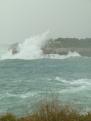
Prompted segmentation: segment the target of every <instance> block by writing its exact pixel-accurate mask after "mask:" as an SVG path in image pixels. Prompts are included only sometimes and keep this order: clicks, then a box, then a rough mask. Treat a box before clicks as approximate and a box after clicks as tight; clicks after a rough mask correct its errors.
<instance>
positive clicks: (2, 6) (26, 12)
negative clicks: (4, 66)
mask: <svg viewBox="0 0 91 121" xmlns="http://www.w3.org/2000/svg"><path fill="white" fill-rule="evenodd" d="M46 30H50V32H51V36H53V37H59V36H60V37H91V0H0V44H2V43H14V42H16V41H18V42H19V41H23V40H24V39H25V38H27V37H29V36H30V35H35V34H38V33H42V32H45V31H46Z"/></svg>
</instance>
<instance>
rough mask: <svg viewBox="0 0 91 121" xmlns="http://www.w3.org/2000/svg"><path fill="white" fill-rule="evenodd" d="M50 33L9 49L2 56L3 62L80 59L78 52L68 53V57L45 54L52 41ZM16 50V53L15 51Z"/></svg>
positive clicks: (29, 39) (31, 38) (26, 40)
mask: <svg viewBox="0 0 91 121" xmlns="http://www.w3.org/2000/svg"><path fill="white" fill-rule="evenodd" d="M48 33H49V32H45V33H43V34H41V35H37V36H33V37H30V38H28V39H25V41H24V42H22V43H18V44H17V46H16V47H13V48H11V49H9V50H8V51H7V52H6V53H5V54H4V55H2V56H1V59H2V60H5V59H24V60H31V59H41V58H50V59H66V58H70V57H79V56H80V54H79V53H77V52H68V54H67V55H59V54H44V53H43V50H42V48H43V47H44V46H45V44H46V43H47V42H48V40H50V39H49V38H48ZM14 49H15V52H13V50H14Z"/></svg>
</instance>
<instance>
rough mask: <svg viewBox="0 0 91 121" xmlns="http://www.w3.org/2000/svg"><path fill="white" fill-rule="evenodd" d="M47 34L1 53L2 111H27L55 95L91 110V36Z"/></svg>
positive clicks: (26, 40)
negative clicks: (56, 35) (63, 36)
mask: <svg viewBox="0 0 91 121" xmlns="http://www.w3.org/2000/svg"><path fill="white" fill-rule="evenodd" d="M47 34H48V33H43V34H41V35H37V36H31V37H30V38H27V39H25V40H24V41H23V42H20V43H15V44H13V45H10V46H9V47H8V49H7V50H6V52H4V53H0V114H2V113H6V112H11V113H14V114H16V115H24V114H26V113H29V112H30V111H32V109H33V108H34V106H35V105H36V104H37V103H38V102H39V101H40V100H41V99H44V98H45V97H48V98H50V97H52V96H54V97H55V96H58V99H59V100H60V101H61V102H62V103H63V104H71V105H75V106H76V107H78V108H79V109H80V110H81V111H82V112H87V111H91V39H90V38H86V39H75V38H56V39H51V38H48V36H47ZM0 51H2V50H0Z"/></svg>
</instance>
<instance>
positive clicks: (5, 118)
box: [0, 102, 91, 121]
mask: <svg viewBox="0 0 91 121" xmlns="http://www.w3.org/2000/svg"><path fill="white" fill-rule="evenodd" d="M0 121H91V113H87V114H80V113H79V112H77V111H76V110H73V109H72V108H71V107H69V106H61V105H59V104H58V103H54V102H51V103H43V104H41V105H40V106H39V108H38V110H37V111H35V112H34V113H33V114H31V115H28V116H26V117H21V118H20V117H16V116H15V115H13V114H10V113H7V114H5V115H2V116H0Z"/></svg>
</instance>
